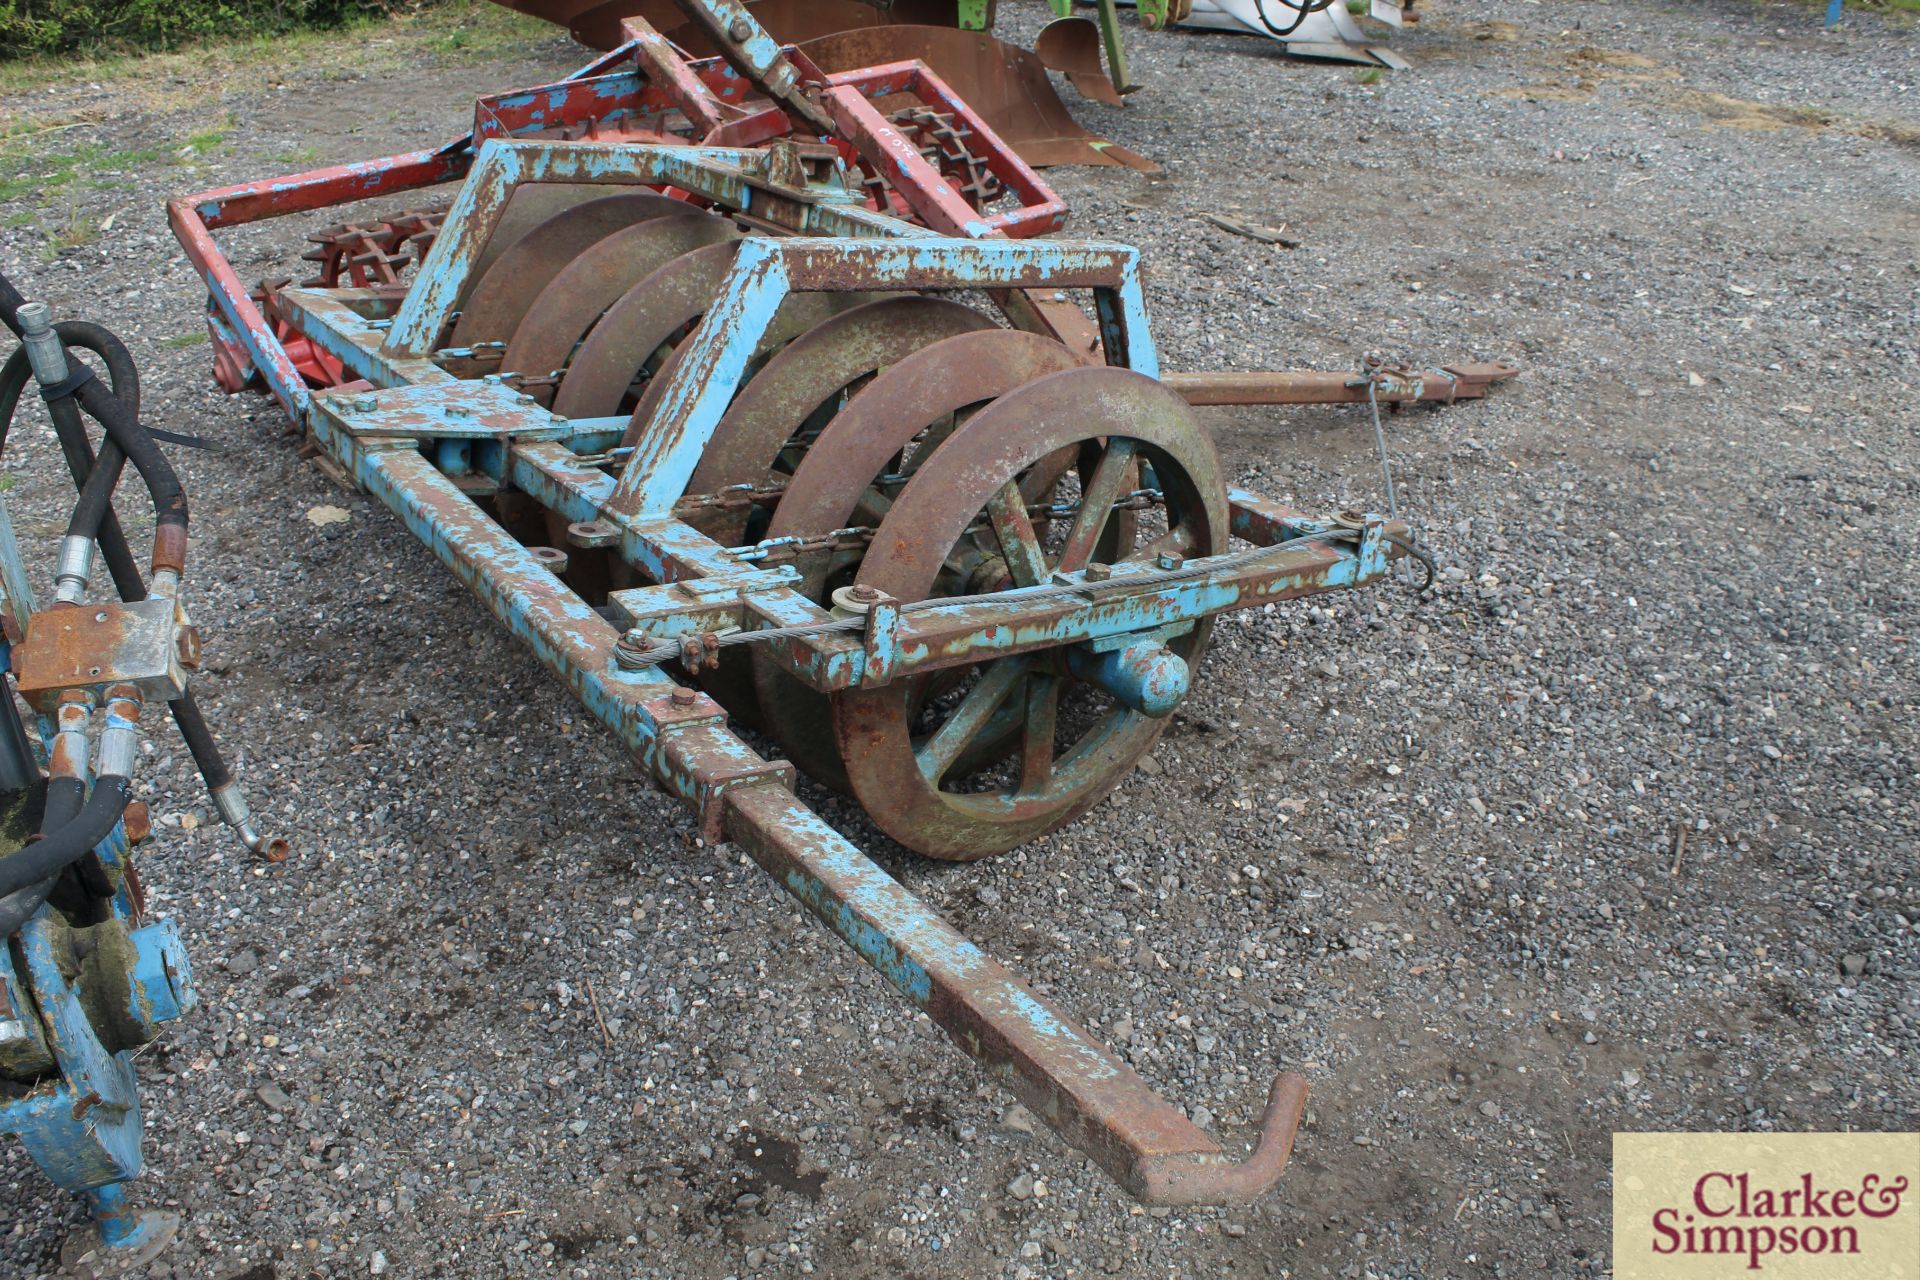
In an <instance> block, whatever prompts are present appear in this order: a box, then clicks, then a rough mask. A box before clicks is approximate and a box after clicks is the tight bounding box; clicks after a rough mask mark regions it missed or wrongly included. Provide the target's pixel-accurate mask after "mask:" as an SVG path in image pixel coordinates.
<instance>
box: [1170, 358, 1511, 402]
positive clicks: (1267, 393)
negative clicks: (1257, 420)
mask: <svg viewBox="0 0 1920 1280" xmlns="http://www.w3.org/2000/svg"><path fill="white" fill-rule="evenodd" d="M1519 372H1520V370H1519V369H1518V368H1516V367H1515V366H1513V365H1510V364H1503V363H1500V362H1497V361H1489V362H1485V363H1480V364H1457V365H1447V366H1445V367H1444V368H1440V369H1435V370H1431V371H1428V372H1425V373H1421V372H1418V371H1411V370H1396V371H1394V373H1395V374H1396V375H1397V376H1396V377H1394V378H1392V379H1390V380H1387V381H1385V382H1384V383H1383V384H1382V385H1381V386H1380V387H1378V388H1377V390H1376V395H1377V396H1378V398H1379V401H1380V403H1382V404H1405V403H1409V402H1412V401H1419V400H1424V401H1435V402H1438V403H1441V404H1451V403H1453V402H1454V401H1455V400H1478V399H1479V398H1481V397H1482V396H1484V395H1486V394H1487V390H1488V389H1489V388H1490V387H1492V386H1493V385H1494V384H1495V383H1499V382H1504V381H1506V380H1507V379H1508V378H1511V377H1514V376H1515V375H1517V374H1518V373H1519ZM1161 381H1162V382H1164V383H1166V384H1167V385H1168V386H1169V387H1172V388H1173V389H1174V390H1175V391H1178V392H1179V393H1180V394H1181V396H1182V397H1184V398H1185V400H1186V402H1187V403H1188V404H1194V405H1223V404H1365V403H1366V402H1367V382H1366V379H1364V378H1356V377H1355V375H1353V374H1351V373H1320V372H1308V371H1298V372H1248V373H1169V374H1166V375H1165V376H1164V377H1162V378H1161Z"/></svg>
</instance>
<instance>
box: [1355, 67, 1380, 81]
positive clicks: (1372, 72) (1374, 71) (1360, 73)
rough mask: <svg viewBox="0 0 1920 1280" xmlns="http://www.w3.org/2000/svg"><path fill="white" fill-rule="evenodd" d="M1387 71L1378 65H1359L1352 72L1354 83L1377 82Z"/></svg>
mask: <svg viewBox="0 0 1920 1280" xmlns="http://www.w3.org/2000/svg"><path fill="white" fill-rule="evenodd" d="M1386 75H1387V73H1386V72H1385V71H1383V70H1382V69H1381V68H1379V67H1360V68H1358V69H1357V70H1355V71H1354V73H1353V82H1354V83H1355V84H1379V83H1380V82H1381V81H1382V80H1384V79H1386Z"/></svg>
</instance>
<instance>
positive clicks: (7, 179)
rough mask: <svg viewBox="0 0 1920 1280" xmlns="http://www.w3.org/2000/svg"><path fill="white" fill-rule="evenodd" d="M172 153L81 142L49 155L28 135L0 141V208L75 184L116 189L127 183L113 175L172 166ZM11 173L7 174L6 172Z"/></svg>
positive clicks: (125, 180)
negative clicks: (160, 165) (82, 183)
mask: <svg viewBox="0 0 1920 1280" xmlns="http://www.w3.org/2000/svg"><path fill="white" fill-rule="evenodd" d="M174 159H175V156H174V152H173V151H172V150H171V149H169V148H166V147H146V148H141V149H139V150H115V149H112V148H109V147H108V146H107V145H106V144H105V143H100V142H82V143H80V144H79V145H78V146H75V147H73V148H72V149H70V150H67V151H59V152H54V153H53V154H51V155H49V154H47V153H46V152H45V151H43V150H42V149H41V148H40V146H39V145H37V143H36V142H35V141H34V140H33V139H32V136H31V135H27V136H25V137H15V138H13V139H10V140H4V141H0V204H6V203H8V202H9V201H13V200H19V199H22V198H23V197H26V196H32V195H37V196H39V197H40V198H41V199H42V200H45V199H46V198H48V197H50V196H54V195H57V194H59V193H60V192H62V191H65V190H66V189H67V188H68V187H70V186H72V185H73V184H75V183H76V182H85V183H86V184H87V185H90V186H92V187H94V188H95V189H106V190H112V189H118V188H121V187H125V186H127V185H128V184H129V181H130V180H129V179H122V178H117V177H114V176H112V175H115V174H118V173H121V172H122V171H125V170H129V169H144V168H149V167H151V166H153V165H157V164H171V163H173V161H174ZM9 169H11V170H13V172H12V173H9V172H8V170H9Z"/></svg>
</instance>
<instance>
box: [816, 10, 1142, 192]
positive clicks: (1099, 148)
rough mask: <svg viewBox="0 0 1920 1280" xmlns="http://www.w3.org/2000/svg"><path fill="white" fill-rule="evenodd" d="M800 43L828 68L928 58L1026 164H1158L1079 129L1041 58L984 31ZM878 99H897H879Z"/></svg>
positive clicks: (871, 34) (885, 32)
mask: <svg viewBox="0 0 1920 1280" xmlns="http://www.w3.org/2000/svg"><path fill="white" fill-rule="evenodd" d="M800 48H801V50H802V51H803V52H804V53H806V54H807V56H808V57H810V58H812V59H813V60H814V61H815V62H816V63H818V64H819V65H820V68H821V70H823V71H826V72H828V73H830V74H831V73H833V72H839V71H850V70H852V69H854V68H856V67H870V66H875V65H879V64H884V63H890V62H904V61H909V60H913V59H918V60H920V61H922V62H925V63H926V64H927V65H928V66H929V67H932V68H933V70H934V71H935V72H936V73H937V74H938V75H939V76H940V78H941V79H942V80H944V81H946V83H947V84H949V85H951V86H952V87H953V90H954V92H955V93H957V94H958V95H959V96H960V97H961V98H962V99H964V100H965V101H966V102H968V103H971V104H972V105H973V108H974V110H975V111H976V112H978V113H979V116H980V118H981V119H982V120H984V121H986V123H987V125H988V126H989V127H990V128H991V129H992V130H993V131H994V132H995V133H997V134H998V135H1000V137H1002V138H1004V139H1005V140H1006V141H1007V143H1008V144H1009V145H1011V146H1012V147H1013V149H1014V150H1015V151H1018V152H1019V153H1020V157H1021V158H1022V159H1023V160H1025V161H1026V162H1027V163H1028V164H1030V165H1035V166H1038V167H1041V168H1045V167H1046V166H1048V165H1056V164H1086V165H1123V166H1125V167H1127V168H1129V169H1140V170H1143V171H1145V172H1148V173H1152V172H1156V171H1158V169H1159V167H1160V166H1158V165H1156V164H1155V163H1154V162H1153V161H1151V160H1149V159H1147V158H1146V157H1145V156H1142V155H1140V154H1139V153H1137V152H1134V151H1130V150H1128V149H1127V148H1125V147H1123V146H1121V145H1119V144H1118V143H1116V142H1110V141H1108V140H1107V139H1105V138H1102V137H1100V136H1098V135H1097V134H1094V133H1091V132H1089V131H1088V130H1086V129H1084V128H1082V127H1081V126H1080V124H1079V123H1078V122H1076V121H1075V120H1074V118H1073V116H1072V115H1071V114H1070V113H1069V112H1068V111H1067V108H1066V104H1064V103H1062V102H1061V101H1060V96H1059V95H1058V94H1056V93H1055V92H1054V91H1053V86H1052V85H1051V84H1050V83H1049V82H1048V80H1047V69H1046V67H1045V66H1044V65H1043V64H1042V63H1041V61H1040V59H1039V58H1038V57H1036V56H1035V55H1034V54H1032V53H1029V52H1027V51H1026V50H1025V49H1022V48H1020V47H1019V46H1017V45H1011V44H1008V43H1006V42H1005V41H1004V40H996V39H994V38H993V37H992V36H990V35H987V34H985V33H984V32H979V31H959V30H955V29H953V28H950V27H933V26H906V25H892V26H881V27H868V28H865V29H862V30H854V31H841V32H838V33H836V34H833V35H826V36H821V37H819V38H817V39H813V40H808V41H805V42H804V43H802V44H801V46H800ZM880 105H881V106H883V107H887V106H893V105H897V104H892V103H888V102H886V101H885V100H882V102H881V104H880Z"/></svg>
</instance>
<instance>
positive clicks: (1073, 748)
mask: <svg viewBox="0 0 1920 1280" xmlns="http://www.w3.org/2000/svg"><path fill="white" fill-rule="evenodd" d="M1108 433H1112V434H1108ZM1067 449H1075V450H1078V451H1079V454H1080V456H1081V458H1082V460H1083V461H1082V466H1081V475H1082V476H1083V477H1084V479H1083V480H1082V491H1081V495H1080V498H1079V501H1078V502H1077V504H1076V511H1075V513H1074V515H1073V516H1072V518H1071V520H1064V519H1063V520H1058V521H1049V522H1046V523H1045V525H1044V532H1042V531H1041V530H1039V529H1037V528H1036V525H1035V523H1034V521H1033V520H1032V518H1031V517H1030V515H1029V512H1028V505H1029V498H1028V495H1026V494H1025V493H1023V492H1022V490H1021V487H1020V483H1019V481H1020V478H1021V475H1022V473H1023V472H1025V471H1027V470H1028V469H1029V468H1031V467H1033V466H1034V465H1035V464H1036V463H1039V462H1041V461H1043V460H1045V459H1048V458H1049V457H1053V456H1058V455H1059V454H1060V453H1061V452H1062V451H1063V450H1067ZM1142 463H1144V464H1146V466H1145V468H1144V470H1146V471H1148V472H1150V474H1151V475H1152V476H1153V477H1154V483H1155V485H1156V487H1157V488H1158V490H1159V491H1160V493H1161V494H1162V495H1163V497H1164V503H1165V526H1164V529H1159V528H1147V529H1143V530H1140V531H1138V532H1136V531H1135V530H1133V529H1131V528H1130V529H1129V530H1128V533H1127V536H1126V538H1125V539H1124V541H1125V542H1126V543H1128V544H1135V545H1125V546H1123V545H1119V543H1118V542H1117V541H1116V540H1115V539H1113V538H1112V537H1110V536H1108V534H1107V529H1108V526H1109V525H1110V524H1111V523H1112V520H1113V515H1114V510H1113V508H1114V504H1115V502H1116V501H1117V500H1119V499H1121V498H1123V497H1124V496H1125V495H1126V494H1127V492H1128V491H1129V487H1130V486H1131V485H1132V484H1133V483H1134V477H1135V476H1137V475H1139V474H1141V473H1142V471H1143V468H1142V467H1141V464H1142ZM983 528H984V529H989V530H991V537H990V539H989V541H990V542H992V543H994V544H997V557H998V560H999V561H1000V562H1001V563H1002V564H1003V565H1004V574H1001V573H999V572H996V571H995V570H993V569H988V570H987V571H984V572H983V571H982V566H981V565H980V564H979V563H978V560H979V555H978V553H979V551H980V550H981V549H982V548H981V547H980V543H979V541H978V538H979V532H978V531H980V530H981V529H983ZM1227 531H1228V525H1227V501H1226V490H1225V486H1224V484H1223V483H1222V481H1221V477H1220V466H1219V461H1218V459H1217V457H1216V456H1215V454H1214V450H1213V444H1212V442H1211V440H1209V439H1208V437H1207V435H1206V433H1205V431H1204V430H1203V429H1202V428H1201V427H1200V426H1199V424H1198V423H1197V422H1195V421H1194V418H1193V415H1192V413H1191V411H1190V410H1189V409H1188V408H1187V406H1186V403H1185V402H1184V401H1183V400H1182V399H1181V398H1180V397H1179V396H1178V395H1176V394H1175V393H1173V392H1171V391H1169V390H1167V389H1166V388H1165V387H1163V386H1161V385H1160V384H1159V383H1158V382H1155V381H1154V380H1153V379H1151V378H1147V377H1144V376H1142V375H1140V374H1137V373H1133V372H1131V371H1129V370H1125V369H1116V368H1106V367H1102V368H1079V369H1068V370H1064V371H1062V372H1057V373H1051V374H1047V375H1045V376H1043V377H1040V378H1038V379H1036V380H1034V381H1032V382H1029V383H1027V384H1026V385H1024V386H1022V387H1020V388H1018V389H1017V390H1014V391H1012V392H1009V393H1008V394H1006V395H1004V396H1001V397H1000V398H999V399H997V400H995V401H994V402H993V403H991V404H989V405H988V406H987V407H986V408H984V409H982V410H980V411H979V412H978V413H976V414H974V415H973V417H972V418H970V419H968V420H967V422H966V423H965V424H964V425H962V426H961V427H959V428H958V429H956V430H955V431H954V433H953V434H952V435H951V436H949V437H948V438H947V439H946V440H945V441H944V442H943V443H941V444H940V445H939V447H938V448H936V449H935V450H934V451H933V453H932V456H931V457H929V458H928V459H927V460H926V461H924V462H923V463H921V464H920V466H919V468H918V470H917V471H916V472H915V473H914V475H913V478H912V479H910V480H909V481H908V482H907V484H906V487H905V488H904V489H902V490H901V492H900V494H899V496H898V497H897V498H896V499H895V500H894V502H893V504H892V505H891V507H890V508H889V509H888V510H887V514H886V517H885V519H884V520H882V521H881V524H880V526H879V529H878V531H877V532H876V534H875V536H874V539H873V544H872V546H871V547H870V548H869V549H868V551H867V554H866V557H865V559H864V560H863V561H862V562H861V565H860V569H859V573H858V575H857V577H856V581H857V582H859V583H860V584H862V585H865V586H870V587H874V588H877V589H879V590H881V591H884V592H886V593H887V594H888V595H890V596H892V597H894V598H895V599H897V600H900V601H901V602H903V603H906V602H912V601H918V600H924V599H927V598H929V597H933V596H957V595H968V594H977V593H978V592H979V591H980V590H983V589H985V590H992V589H993V588H994V586H996V585H998V581H997V580H998V579H1000V578H1002V577H1010V578H1011V580H1012V583H1013V585H1015V586H1022V587H1024V586H1033V585H1038V584H1041V583H1044V582H1046V581H1047V580H1048V579H1049V577H1050V575H1051V574H1053V573H1055V572H1064V571H1072V570H1077V569H1080V568H1083V567H1084V566H1085V565H1086V564H1087V563H1088V562H1089V561H1090V560H1092V559H1093V558H1094V556H1095V554H1096V551H1097V552H1098V553H1099V554H1102V555H1108V556H1111V557H1112V558H1113V560H1114V562H1115V563H1116V572H1117V573H1124V572H1127V571H1128V570H1129V569H1130V568H1144V567H1146V566H1148V565H1150V564H1151V563H1152V562H1153V559H1154V557H1155V556H1156V555H1157V554H1158V553H1160V552H1162V551H1172V552H1175V553H1177V554H1179V555H1182V556H1186V557H1198V556H1207V555H1214V554H1218V553H1220V552H1222V551H1224V550H1226V546H1227ZM970 563H971V568H969V567H968V566H969V564H970ZM1207 631H1208V627H1207V624H1206V623H1205V622H1202V623H1200V624H1198V625H1196V626H1195V627H1193V628H1192V629H1190V630H1189V631H1187V632H1186V633H1185V634H1183V635H1179V636H1175V637H1170V638H1168V639H1167V641H1166V644H1167V647H1168V648H1169V649H1171V650H1172V651H1173V652H1174V653H1175V654H1177V655H1179V656H1180V657H1181V658H1182V659H1184V660H1185V662H1186V663H1187V664H1188V667H1189V669H1191V668H1192V667H1193V666H1195V665H1197V664H1198V662H1199V660H1200V657H1201V655H1202V653H1203V652H1204V651H1205V648H1206V639H1207ZM1066 659H1067V651H1066V650H1065V649H1049V650H1041V651H1038V652H1034V653H1028V654H1020V655H1015V656H1012V657H1005V658H998V659H989V660H987V661H985V662H981V663H978V664H974V666H973V667H972V668H971V678H970V679H968V680H966V681H964V682H961V683H955V682H953V680H952V678H951V677H950V676H949V675H948V673H947V672H945V671H942V672H939V673H936V674H934V675H930V676H928V677H925V678H924V679H922V680H916V679H912V678H906V679H900V680H896V681H894V682H893V683H891V684H888V685H884V686H881V687H879V688H875V689H862V690H850V691H848V692H845V693H840V694H836V695H834V696H833V698H832V704H833V722H834V733H835V736H836V738H837V740H838V743H839V748H840V761H841V765H842V767H843V768H844V769H845V770H846V776H847V781H848V783H849V785H850V787H851V789H852V791H853V793H854V795H855V796H856V797H858V799H859V800H860V803H861V805H862V807H864V808H865V809H866V811H867V813H868V814H869V816H871V817H872V819H873V821H874V822H875V823H876V824H877V825H878V826H879V827H880V828H881V829H882V830H884V831H885V832H886V833H887V834H888V835H890V836H892V837H893V838H894V839H895V840H898V841H899V842H900V843H901V844H903V845H906V846H907V847H908V848H911V849H915V850H918V851H919V852H921V853H924V854H927V855H929V856H931V857H936V858H948V859H959V860H965V859H972V858H980V857H985V856H986V855H988V854H992V853H998V852H1001V851H1003V850H1006V849H1010V848H1012V847H1014V846H1015V845H1019V844H1023V843H1026V842H1027V841H1030V840H1035V839H1038V838H1039V837H1041V836H1043V835H1045V834H1046V833H1048V832H1050V831H1052V830H1054V829H1055V828H1057V827H1059V826H1061V825H1062V824H1064V823H1067V822H1070V821H1072V820H1073V819H1075V818H1077V817H1079V816H1080V815H1081V814H1083V813H1085V812H1086V811H1087V810H1088V809H1090V808H1092V807H1093V806H1094V805H1095V804H1096V803H1098V802H1099V800H1100V798H1101V797H1102V796H1104V795H1105V794H1106V793H1107V792H1108V791H1109V790H1110V789H1112V787H1113V786H1114V785H1115V784H1116V783H1117V782H1119V781H1120V779H1121V778H1123V777H1125V776H1126V774H1127V772H1128V771H1129V770H1130V769H1132V768H1133V766H1134V764H1135V762H1137V761H1138V760H1139V758H1140V757H1141V756H1142V755H1143V754H1144V753H1145V752H1146V751H1147V750H1148V749H1149V748H1151V747H1152V745H1153V743H1154V741H1155V740H1156V739H1157V738H1158V737H1159V735H1160V731H1161V729H1162V727H1163V726H1164V725H1165V720H1164V719H1156V718H1154V717H1151V716H1148V715H1145V714H1143V713H1141V712H1139V711H1135V710H1132V709H1130V708H1129V707H1127V706H1125V705H1123V704H1122V703H1121V702H1120V701H1119V700H1118V699H1116V698H1115V697H1114V696H1113V695H1111V694H1109V693H1108V692H1107V691H1106V690H1104V689H1102V688H1100V687H1099V686H1097V685H1095V684H1092V683H1090V682H1087V681H1083V680H1080V679H1078V678H1077V677H1075V676H1074V675H1073V674H1072V671H1071V670H1070V667H1069V664H1068V662H1067V660H1066ZM942 677H946V679H945V680H944V681H942ZM930 681H942V683H943V684H944V685H945V688H946V692H945V693H944V694H942V695H939V696H931V697H930V696H926V693H925V685H926V684H927V683H928V682H930ZM1009 723H1011V724H1012V725H1015V726H1017V736H1018V744H1019V746H1018V751H1017V753H1016V758H1014V759H1011V760H1008V761H1003V762H1000V763H997V764H994V765H991V766H989V767H988V768H986V769H983V770H981V771H979V772H978V773H975V774H973V775H971V776H961V774H962V770H961V768H960V767H959V766H960V764H961V762H962V761H963V759H964V758H965V757H966V755H967V751H968V747H969V745H970V744H971V743H972V742H973V741H974V740H975V739H976V738H979V737H981V736H983V735H992V734H995V733H998V732H1001V731H1002V729H1003V727H1004V726H1006V725H1008V724H1009Z"/></svg>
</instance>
